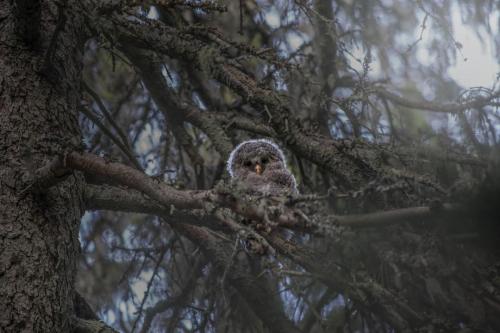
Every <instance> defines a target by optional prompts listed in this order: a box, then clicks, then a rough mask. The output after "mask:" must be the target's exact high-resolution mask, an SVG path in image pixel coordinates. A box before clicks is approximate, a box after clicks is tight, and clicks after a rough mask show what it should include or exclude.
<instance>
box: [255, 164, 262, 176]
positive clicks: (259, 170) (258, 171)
mask: <svg viewBox="0 0 500 333" xmlns="http://www.w3.org/2000/svg"><path fill="white" fill-rule="evenodd" d="M262 171H264V169H262V165H260V164H259V163H257V164H255V172H256V173H257V174H258V175H260V174H262Z"/></svg>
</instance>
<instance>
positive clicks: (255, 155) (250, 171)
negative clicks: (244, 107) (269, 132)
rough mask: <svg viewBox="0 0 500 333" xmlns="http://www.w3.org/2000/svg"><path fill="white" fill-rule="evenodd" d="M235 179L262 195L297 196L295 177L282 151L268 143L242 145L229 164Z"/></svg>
mask: <svg viewBox="0 0 500 333" xmlns="http://www.w3.org/2000/svg"><path fill="white" fill-rule="evenodd" d="M227 170H228V171H229V174H230V175H231V177H232V178H233V179H235V180H238V181H240V182H241V183H242V184H244V185H245V186H247V188H248V189H250V190H252V191H256V192H259V193H269V194H272V195H281V194H286V193H297V188H296V183H295V178H294V177H293V175H292V174H291V173H290V171H288V169H287V168H286V163H285V156H284V155H283V152H282V151H281V149H280V148H279V147H278V146H277V145H275V144H274V143H272V142H271V141H268V140H263V139H260V140H249V141H245V142H243V143H241V144H239V145H238V146H237V147H236V148H235V149H234V150H233V152H232V153H231V155H230V157H229V160H228V161H227Z"/></svg>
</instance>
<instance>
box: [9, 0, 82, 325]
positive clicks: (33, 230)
mask: <svg viewBox="0 0 500 333" xmlns="http://www.w3.org/2000/svg"><path fill="white" fill-rule="evenodd" d="M77 5H78V4H77V3H76V2H73V1H71V0H70V1H67V2H62V3H58V4H56V3H55V1H44V2H39V1H33V2H25V1H7V0H0V332H68V331H70V320H71V316H72V315H73V297H74V280H75V273H76V268H77V265H76V263H77V257H78V253H79V241H78V230H79V221H80V218H81V215H82V213H83V208H82V204H81V200H80V198H81V192H82V191H81V189H82V186H81V185H82V180H81V177H80V176H78V175H77V174H73V175H71V176H69V177H68V178H66V179H65V180H64V181H63V182H61V183H59V184H58V185H57V186H55V187H52V188H50V189H48V190H44V191H38V192H34V191H29V190H28V191H26V189H27V188H29V187H28V186H29V182H27V181H26V179H28V178H29V176H30V175H32V174H33V171H34V170H35V169H37V168H39V167H41V166H43V165H44V164H45V163H47V162H48V161H49V160H51V159H53V158H54V156H56V155H58V154H63V153H64V152H66V151H70V150H74V149H75V148H77V147H78V146H79V145H80V141H81V135H80V130H79V127H78V117H77V116H78V112H77V105H78V103H79V83H80V79H81V78H80V75H81V66H82V50H83V42H84V38H83V37H84V36H82V31H83V29H81V27H82V25H81V18H80V17H79V15H78V11H77V9H76V6H77ZM66 23H67V24H66Z"/></svg>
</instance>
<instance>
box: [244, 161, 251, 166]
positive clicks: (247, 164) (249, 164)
mask: <svg viewBox="0 0 500 333" xmlns="http://www.w3.org/2000/svg"><path fill="white" fill-rule="evenodd" d="M243 165H244V166H246V167H250V166H252V162H250V161H246V162H245V163H243Z"/></svg>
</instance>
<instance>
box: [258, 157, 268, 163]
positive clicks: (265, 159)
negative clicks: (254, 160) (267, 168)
mask: <svg viewBox="0 0 500 333" xmlns="http://www.w3.org/2000/svg"><path fill="white" fill-rule="evenodd" d="M260 162H261V163H262V164H266V163H267V162H269V159H268V158H267V157H263V158H262V159H261V160H260Z"/></svg>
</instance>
